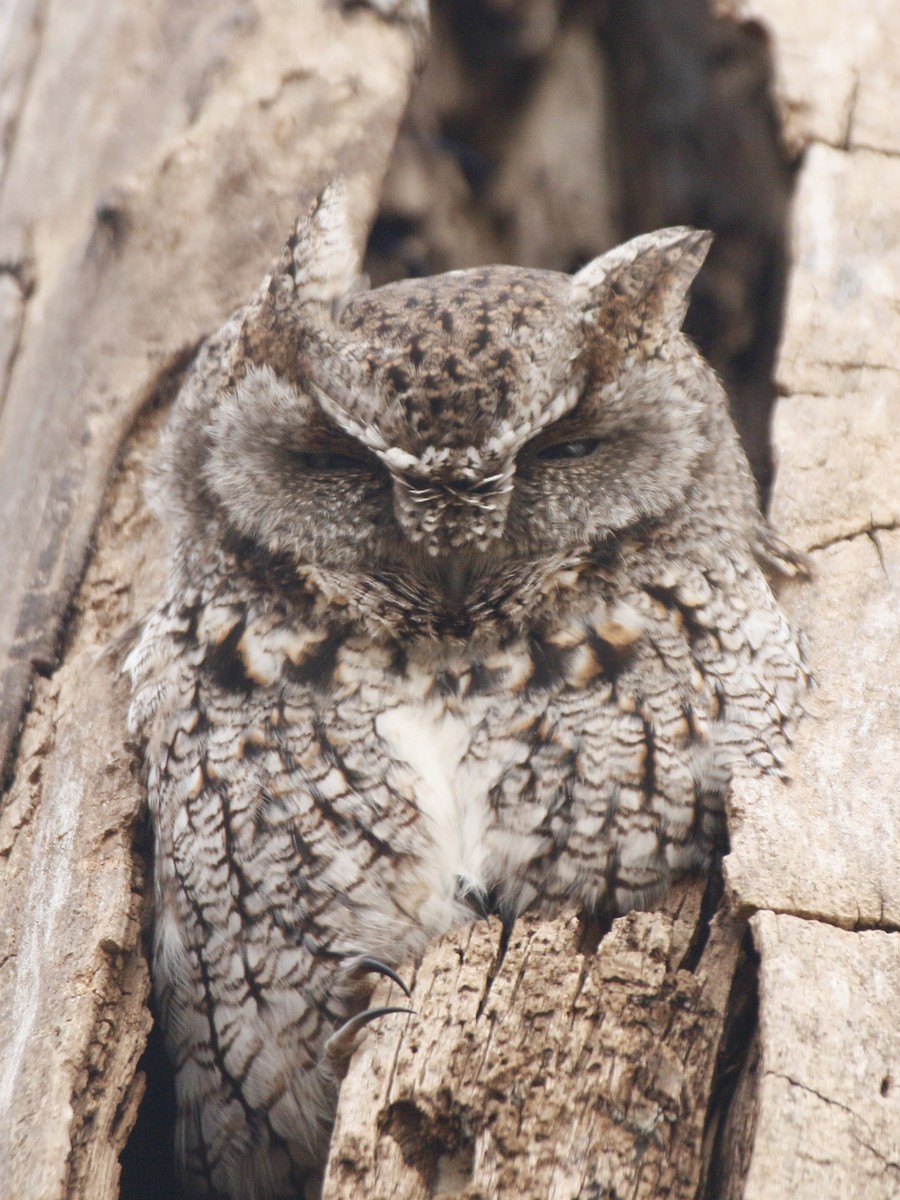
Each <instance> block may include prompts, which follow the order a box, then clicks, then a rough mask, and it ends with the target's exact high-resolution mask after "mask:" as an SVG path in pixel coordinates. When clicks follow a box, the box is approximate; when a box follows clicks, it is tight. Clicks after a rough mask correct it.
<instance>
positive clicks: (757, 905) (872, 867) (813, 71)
mask: <svg viewBox="0 0 900 1200" xmlns="http://www.w3.org/2000/svg"><path fill="white" fill-rule="evenodd" d="M738 8H739V12H740V13H741V15H742V16H744V17H752V18H755V19H760V20H762V21H764V22H765V24H766V25H767V27H768V28H769V29H770V31H771V33H772V36H773V38H774V49H775V57H776V70H777V75H778V78H779V80H780V85H779V87H780V96H781V102H782V111H783V112H784V113H785V115H786V119H787V121H788V127H789V131H790V135H791V137H792V139H793V140H794V142H795V144H796V145H797V146H798V147H801V148H803V149H804V150H805V155H804V160H803V169H802V172H801V178H800V184H799V188H798V194H797V199H796V204H795V211H794V252H795V261H794V270H793V274H792V279H791V286H790V290H789V297H788V305H787V312H786V324H785V331H784V340H783V346H782V352H781V357H780V361H779V366H778V379H779V385H780V388H781V391H782V392H783V394H784V398H783V399H782V400H781V402H780V406H779V410H778V415H777V419H776V424H775V432H776V447H777V451H778V453H779V457H780V462H781V470H780V474H779V479H778V486H777V488H776V493H775V499H774V504H773V513H774V516H775V520H776V522H777V523H778V525H779V527H780V528H781V529H782V530H784V531H785V533H786V535H787V536H788V537H789V538H791V539H792V540H793V541H794V543H795V544H796V545H798V546H799V547H801V548H803V549H806V550H808V551H810V558H811V561H812V565H813V569H814V573H815V574H814V578H813V581H812V583H811V584H808V585H806V586H804V587H798V588H792V589H790V593H789V595H788V596H787V597H786V599H787V603H788V606H789V608H790V610H791V612H792V614H793V616H794V618H795V620H796V621H797V622H798V623H799V624H800V625H802V626H803V627H804V628H805V629H806V631H807V633H808V636H809V643H810V658H811V662H812V666H813V669H814V671H815V673H816V676H817V678H818V690H817V693H816V695H815V696H814V697H813V701H812V710H813V713H814V720H812V721H810V722H808V723H807V724H806V725H805V727H803V728H802V729H801V730H800V733H799V736H798V739H797V746H796V753H795V756H794V760H793V762H792V764H791V775H792V782H791V785H790V786H789V787H788V788H787V789H784V788H773V787H771V786H768V785H763V784H760V783H757V782H751V781H746V780H742V781H741V782H740V783H739V785H738V786H737V787H736V788H735V796H734V805H733V818H734V819H733V822H732V831H733V843H732V845H733V852H732V854H731V856H730V857H729V858H728V859H727V860H726V863H725V871H726V880H727V885H728V892H729V895H730V897H731V899H732V903H733V904H734V905H735V906H736V907H737V908H738V909H741V910H743V911H747V912H750V911H753V910H760V911H759V913H758V915H757V916H755V917H754V918H753V920H752V922H751V926H752V930H753V937H754V941H755V943H756V947H757V950H758V951H759V954H760V1022H759V1031H758V1037H757V1040H756V1042H755V1045H754V1048H753V1050H752V1051H751V1053H750V1055H749V1056H748V1059H747V1062H746V1063H745V1066H744V1071H743V1075H742V1079H741V1083H740V1085H739V1087H738V1090H737V1092H736V1094H735V1098H734V1102H733V1104H732V1107H731V1112H730V1115H729V1118H728V1123H727V1128H726V1130H725V1133H724V1136H723V1138H722V1152H721V1158H722V1172H723V1177H724V1178H726V1179H727V1180H728V1188H727V1191H726V1195H727V1197H728V1200H732V1198H737V1197H743V1200H763V1198H766V1200H768V1198H769V1197H771V1196H782V1195H790V1196H796V1197H798V1198H800V1200H805V1198H806V1197H809V1198H810V1200H812V1198H813V1197H815V1198H816V1200H830V1198H831V1197H834V1198H835V1200H837V1198H838V1197H842V1198H843V1197H854V1198H855V1197H858V1198H859V1200H863V1198H865V1200H869V1198H870V1197H875V1198H880V1197H888V1196H896V1195H897V1194H898V1193H900V1144H898V1130H900V1108H898V1103H900V1101H898V1096H897V1093H896V1089H895V1086H894V1074H895V1070H896V1067H895V1064H896V1062H897V1060H898V1058H900V1027H898V1024H897V1020H896V996H897V986H898V978H897V976H898V967H900V932H898V930H900V882H898V881H900V851H898V846H900V828H898V817H897V779H898V777H900V741H898V736H897V732H898V722H897V713H898V710H900V487H898V484H897V472H896V462H897V458H898V455H900V440H898V432H897V431H898V428H900V352H898V346H900V306H898V294H900V283H898V280H900V256H898V249H897V248H898V246H900V215H898V213H897V208H896V204H895V200H894V197H895V195H896V192H897V188H898V186H900V159H898V157H897V150H898V143H897V140H896V120H895V109H896V97H897V94H898V88H900V52H898V48H900V10H898V9H897V6H896V5H895V4H891V3H890V2H888V3H875V4H872V5H869V6H866V7H865V9H861V8H859V7H854V8H852V11H851V8H850V7H847V6H841V5H821V4H813V3H809V2H807V0H793V2H792V3H789V4H783V3H780V2H779V0H748V2H747V3H742V4H740V5H739V6H738ZM766 910H773V911H766ZM775 913H778V914H782V915H777V916H776V915H774V914H775ZM798 918H806V919H805V920H801V919H798ZM823 922H827V923H828V924H825V923H823ZM836 926H838V927H842V928H835V927H836ZM860 927H862V929H863V930H865V929H866V928H869V929H870V930H872V931H871V932H861V931H860Z"/></svg>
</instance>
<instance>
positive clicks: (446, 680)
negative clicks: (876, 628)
mask: <svg viewBox="0 0 900 1200" xmlns="http://www.w3.org/2000/svg"><path fill="white" fill-rule="evenodd" d="M708 241H709V238H708V236H707V235H706V234H704V233H698V232H696V231H693V230H690V229H668V230H662V231H660V232H658V233H653V234H650V235H648V236H645V237H639V238H637V239H635V240H634V241H632V242H629V243H628V244H627V245H624V246H622V247H619V248H618V249H616V250H613V251H611V252H610V253H608V254H606V255H604V256H603V257H601V258H598V259H596V260H595V261H594V262H592V263H590V264H589V265H588V266H586V267H585V268H584V269H583V270H582V271H579V272H578V274H576V275H575V276H573V277H569V276H566V275H561V274H557V273H555V272H550V271H537V270H525V269H519V268H513V267H488V268H484V269H478V270H469V271H455V272H452V273H450V274H447V275H442V276H438V277H436V278H429V279H416V280H410V281H407V282H404V283H397V284H391V285H389V286H386V287H382V288H379V289H377V290H374V291H367V290H365V288H364V286H363V285H362V283H361V281H360V280H359V278H358V271H359V261H358V258H357V256H356V255H355V253H354V251H353V248H352V240H351V238H350V236H349V233H348V228H347V218H346V215H345V202H344V197H343V192H342V189H341V187H340V186H332V187H331V188H329V189H327V190H326V192H325V193H324V194H323V196H322V197H321V198H320V199H319V200H318V201H317V202H316V203H315V204H314V205H313V206H312V208H311V209H310V211H309V212H308V214H307V215H306V217H305V218H304V219H302V220H301V221H300V222H299V223H298V226H297V229H296V232H295V235H294V236H293V237H292V239H291V240H290V242H289V243H288V247H287V249H286V251H285V254H284V256H283V258H282V261H281V263H280V265H279V267H278V268H277V269H276V271H275V272H274V273H273V275H272V276H271V277H270V278H269V279H268V280H266V282H265V283H264V285H263V288H262V290H261V292H260V293H259V295H258V296H257V298H256V299H255V300H254V301H253V302H252V303H251V304H249V305H248V306H247V307H246V308H245V309H243V310H242V311H241V312H239V313H238V314H237V315H236V316H235V317H234V318H232V320H231V321H230V322H228V324H226V325H225V327H224V328H223V329H222V330H221V331H220V332H219V333H218V334H217V335H216V336H215V337H213V338H211V339H210V340H209V341H208V342H207V343H206V344H205V346H204V347H203V348H202V350H201V352H200V354H199V356H198V359H197V361H196V363H195V365H194V368H193V370H192V373H191V375H190V376H189V378H188V380H187V382H186V385H185V387H184V389H183V391H182V394H181V396H180V398H179V400H178V402H177V404H176V407H175V411H174V413H173V416H172V419H171V422H170V425H169V428H168V431H167V434H166V436H165V438H164V442H163V450H162V457H161V468H160V471H159V474H158V480H157V498H158V501H159V507H160V509H161V511H162V512H163V513H164V514H165V516H166V518H167V519H168V520H169V521H170V523H171V525H172V527H173V529H174V543H173V551H172V561H171V574H170V583H169V590H168V595H167V597H166V599H165V600H164V601H163V602H162V603H161V604H160V605H159V607H158V608H157V610H156V611H155V612H154V614H153V615H152V616H151V617H150V619H149V620H148V621H147V623H146V626H145V628H144V630H143V634H142V636H141V639H140V642H139V644H138V645H137V647H136V648H135V649H134V650H133V651H132V653H131V656H130V658H129V662H128V667H129V670H130V672H131V675H132V678H133V682H134V689H135V690H134V701H133V705H132V709H131V722H132V725H133V727H134V728H135V729H137V730H140V731H142V733H143V735H144V737H145V739H146V756H147V763H148V771H149V793H150V807H151V813H152V820H153V827H154V831H155V844H156V868H155V869H156V905H157V908H156V949H155V978H156V989H157V995H158V999H159V1005H160V1011H161V1019H162V1022H163V1026H164V1030H165V1036H166V1039H167V1043H168V1047H169V1051H170V1053H171V1055H172V1058H173V1060H174V1063H175V1068H176V1072H177V1094H178V1134H177V1137H178V1146H179V1154H180V1157H181V1160H182V1163H183V1167H184V1171H185V1177H186V1179H187V1181H188V1189H189V1190H190V1191H191V1192H196V1193H197V1194H200V1195H204V1196H216V1197H228V1198H233V1200H236V1198H238V1197H240V1198H242V1200H262V1198H265V1200H272V1198H274V1197H279V1198H282V1197H288V1196H290V1197H295V1196H302V1195H303V1193H304V1188H305V1187H306V1186H307V1185H308V1184H310V1181H311V1180H314V1179H315V1177H316V1175H317V1172H319V1171H320V1170H321V1167H322V1163H323V1160H324V1156H325V1153H326V1149H327V1142H328V1136H329V1127H330V1122H331V1119H332V1116H333V1111H334V1106H335V1102H336V1091H337V1081H338V1077H339V1074H340V1071H339V1066H340V1063H339V1060H340V1059H341V1056H342V1055H344V1054H345V1052H346V1049H347V1042H348V1040H351V1041H352V1036H353V1035H355V1033H356V1031H357V1030H358V1028H359V1027H360V1025H361V1024H362V1021H360V1020H359V1019H354V1018H355V1017H356V1016H357V1014H359V1013H360V1012H361V1010H362V1009H364V1008H365V1002H366V998H367V995H368V994H369V993H370V991H371V988H372V986H373V984H374V980H375V978H376V976H377V974H378V973H379V972H381V973H382V974H391V973H392V971H393V970H395V969H396V968H397V967H398V966H399V965H400V964H402V963H403V962H405V961H408V960H410V959H414V958H415V957H416V956H417V955H419V954H421V952H422V950H423V948H424V947H425V945H426V943H427V942H428V941H429V939H432V938H435V937H436V936H438V935H439V934H442V933H443V932H445V931H446V930H448V929H450V928H451V927H453V926H454V925H457V924H459V923H461V922H465V921H470V920H472V919H473V917H474V916H475V914H476V913H477V912H479V911H481V912H484V911H492V912H496V913H499V914H500V915H501V916H502V917H503V918H504V920H506V921H507V922H511V921H512V920H514V919H515V916H516V915H517V914H518V913H520V912H521V911H522V910H523V909H524V908H525V907H526V906H528V905H532V904H538V905H541V906H542V907H548V908H552V907H558V906H559V905H560V904H562V903H563V902H572V903H575V904H577V905H580V906H582V907H584V908H586V909H588V910H592V911H594V912H597V911H598V910H605V911H606V912H622V911H624V910H627V909H629V908H632V907H633V906H635V905H646V904H648V903H651V902H652V901H654V900H655V899H656V898H658V897H659V896H660V894H661V893H662V892H663V891H664V889H665V888H666V886H667V885H668V883H669V882H670V881H671V880H672V879H673V878H674V877H675V876H677V875H678V874H679V873H680V872H683V871H685V870H686V869H688V868H696V867H702V866H703V865H704V864H706V863H708V862H709V860H710V857H711V855H712V854H713V853H714V850H715V848H716V846H717V844H718V843H719V840H720V837H721V835H722V830H723V804H724V796H725V792H726V789H727V787H728V784H729V779H730V777H731V775H732V773H733V772H734V770H735V769H736V767H738V765H739V764H743V765H745V766H746V765H749V766H750V768H752V769H756V770H757V771H765V772H777V771H778V770H779V764H780V762H781V759H782V755H783V752H784V750H785V747H786V745H787V743H788V741H789V731H790V726H791V722H792V720H793V719H794V717H795V715H796V714H797V712H798V709H799V706H800V703H801V699H800V698H801V695H802V692H803V690H804V687H805V671H804V667H803V663H802V658H801V655H800V653H799V651H798V648H797V645H796V644H795V641H794V639H793V637H792V635H791V632H790V630H789V628H788V626H787V624H786V622H785V620H784V618H783V616H782V615H781V613H780V612H779V610H778V608H777V607H776V605H775V602H774V600H773V598H772V595H771V593H770V591H769V588H768V586H767V584H766V582H765V580H764V578H763V575H762V573H761V571H760V568H759V566H758V562H759V561H760V560H766V561H768V562H772V561H776V562H777V561H778V560H779V559H783V560H784V561H788V559H787V557H786V556H785V555H784V553H783V550H782V548H781V547H780V546H779V545H778V543H777V542H776V541H775V539H774V537H773V536H772V535H771V534H770V532H769V530H768V529H767V527H766V524H765V522H764V520H763V518H762V517H761V516H760V513H759V511H758V509H757V506H756V503H755V500H754V494H753V485H752V482H751V479H750V475H749V471H748V468H747V465H746V462H745V460H744V457H743V455H742V453H741V450H740V448H739V446H738V443H737V440H736V437H735V433H734V430H733V428H732V426H731V423H730V421H729V418H728V415H727V411H726V402H725V398H724V396H723V393H722V390H721V388H720V387H719V385H718V383H717V381H716V379H715V377H714V375H713V373H712V371H711V370H710V368H709V367H708V366H707V365H706V364H705V363H704V362H703V360H702V359H701V358H700V356H699V355H698V353H697V351H696V350H695V348H694V347H693V346H692V345H691V344H690V343H689V342H688V341H687V340H686V339H685V338H684V337H683V336H682V334H681V333H680V326H681V321H682V317H683V315H684V308H685V293H686V291H687V289H688V287H689V285H690V283H691V280H692V279H693V277H694V275H695V273H696V271H697V269H698V267H699V265H700V263H701V261H702V259H703V256H704V253H705V251H706V248H707V245H708ZM366 1015H367V1014H366ZM313 1186H314V1185H313Z"/></svg>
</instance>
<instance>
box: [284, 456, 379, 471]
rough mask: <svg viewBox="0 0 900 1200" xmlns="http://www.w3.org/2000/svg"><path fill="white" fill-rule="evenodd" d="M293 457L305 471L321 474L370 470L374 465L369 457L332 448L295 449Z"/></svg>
mask: <svg viewBox="0 0 900 1200" xmlns="http://www.w3.org/2000/svg"><path fill="white" fill-rule="evenodd" d="M292 457H293V459H294V461H295V462H297V463H299V464H300V466H301V467H303V469H304V470H305V471H317V472H319V473H320V474H332V473H336V472H339V471H369V470H371V467H372V464H371V463H370V462H369V461H368V459H365V458H362V457H360V456H358V455H355V454H342V453H340V452H339V451H332V450H295V451H294V452H293V455H292Z"/></svg>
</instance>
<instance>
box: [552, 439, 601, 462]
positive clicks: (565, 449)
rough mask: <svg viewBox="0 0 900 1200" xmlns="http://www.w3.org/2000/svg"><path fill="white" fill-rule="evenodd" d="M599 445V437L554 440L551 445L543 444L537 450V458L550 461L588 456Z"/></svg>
mask: <svg viewBox="0 0 900 1200" xmlns="http://www.w3.org/2000/svg"><path fill="white" fill-rule="evenodd" d="M599 445H600V438H582V439H581V440H579V441H575V442H554V443H553V445H552V446H544V448H543V449H542V450H539V451H538V454H537V456H538V458H542V459H545V460H547V461H550V462H558V461H561V460H563V459H575V458H590V456H591V455H592V454H593V453H594V451H595V450H596V449H597V447H598V446H599Z"/></svg>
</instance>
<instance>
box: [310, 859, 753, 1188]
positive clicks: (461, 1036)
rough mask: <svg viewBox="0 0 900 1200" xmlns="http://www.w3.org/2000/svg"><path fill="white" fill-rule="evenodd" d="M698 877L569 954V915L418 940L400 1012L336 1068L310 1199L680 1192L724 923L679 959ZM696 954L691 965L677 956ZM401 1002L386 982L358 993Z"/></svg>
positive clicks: (721, 976)
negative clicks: (317, 1184) (326, 1146)
mask: <svg viewBox="0 0 900 1200" xmlns="http://www.w3.org/2000/svg"><path fill="white" fill-rule="evenodd" d="M701 892H702V889H701V888H700V887H699V886H698V885H697V884H696V883H693V884H684V885H681V886H680V887H679V888H678V889H676V891H675V893H674V894H673V895H672V896H671V897H670V899H669V901H668V903H667V904H666V906H665V908H664V909H663V910H662V911H660V912H657V913H632V914H631V915H630V916H628V917H625V918H622V919H621V920H618V921H616V922H615V923H614V925H613V928H612V931H611V932H610V933H609V934H607V936H606V937H604V938H603V939H602V941H601V942H600V945H599V948H598V949H597V950H596V951H589V952H585V951H584V950H581V949H579V924H578V921H577V920H576V919H575V918H574V917H569V918H561V919H559V920H555V921H550V920H546V919H544V920H542V919H540V918H538V917H535V916H531V915H529V916H526V917H523V918H522V919H521V920H520V921H519V923H518V924H517V925H516V927H515V930H514V931H513V934H512V937H511V939H510V944H509V949H508V951H507V953H506V956H505V958H504V959H503V960H502V962H501V963H500V964H499V967H497V965H496V959H497V950H498V943H499V934H500V927H499V923H498V922H496V921H493V920H492V921H491V922H482V923H479V924H478V925H477V926H474V927H473V928H472V929H470V930H469V931H468V932H466V933H465V934H464V935H462V936H461V937H456V938H452V937H450V938H445V939H444V940H443V941H442V942H440V943H439V944H438V945H436V946H435V947H433V948H432V949H431V950H430V951H429V952H428V953H427V954H426V956H425V959H424V961H423V962H422V964H421V966H420V967H419V969H418V971H417V972H416V975H415V987H414V989H413V995H412V999H411V1001H410V1004H411V1006H412V1007H413V1008H414V1010H415V1016H411V1017H403V1016H392V1017H387V1018H385V1019H384V1021H383V1022H382V1023H380V1024H376V1026H375V1028H374V1030H373V1032H372V1033H371V1034H370V1035H369V1036H368V1037H367V1040H366V1042H365V1043H364V1045H363V1046H362V1047H361V1048H360V1050H359V1051H358V1052H357V1053H356V1055H355V1056H354V1058H353V1061H352V1064H351V1067H350V1073H349V1075H348V1077H347V1079H346V1080H345V1081H344V1087H343V1090H342V1096H341V1105H340V1110H339V1116H338V1125H337V1128H336V1130H335V1135H334V1142H333V1150H332V1155H331V1159H330V1165H329V1174H328V1178H327V1181H326V1185H325V1191H324V1197H325V1200H349V1198H350V1197H356V1196H359V1195H360V1194H362V1192H363V1191H364V1192H365V1194H366V1195H368V1196H369V1197H371V1200H394V1198H397V1200H401V1198H402V1200H424V1198H425V1197H432V1196H439V1195H454V1196H455V1195H458V1196H463V1197H465V1198H466V1200H490V1198H491V1197H498V1196H509V1197H512V1196H515V1197H523V1198H525V1197H529V1198H530V1197H533V1198H534V1200H538V1198H540V1200H547V1198H549V1200H571V1198H572V1197H576V1196H596V1197H601V1196H617V1197H620V1198H621V1200H626V1198H629V1200H651V1198H653V1197H658V1196H663V1195H665V1196H669V1197H684V1198H687V1197H692V1196H695V1195H696V1194H697V1189H698V1185H699V1182H700V1174H701V1160H702V1155H701V1147H702V1143H703V1137H704V1122H705V1114H706V1102H705V1101H706V1097H707V1096H708V1093H709V1091H710V1089H711V1087H712V1083H713V1077H714V1071H715V1065H716V1061H717V1056H718V1053H719V1048H720V1043H721V1039H722V1034H723V1027H724V1023H725V1018H726V1010H727V1007H728V999H729V991H730V988H731V985H732V979H733V977H734V974H735V968H736V963H737V960H738V958H739V956H740V934H741V926H740V924H739V923H735V922H733V921H731V920H729V919H728V918H727V917H724V916H720V917H719V918H717V919H716V921H715V922H714V923H713V925H712V928H711V929H710V930H709V938H708V941H707V942H706V944H705V946H704V947H703V949H702V953H700V954H699V956H698V955H697V946H696V943H695V940H694V939H695V938H696V936H697V934H698V929H700V930H702V929H703V928H704V927H703V924H702V919H701V914H700V897H701ZM695 959H696V961H695ZM398 1000H402V996H400V993H399V990H398V989H397V988H396V986H395V985H390V986H389V987H388V986H383V987H380V988H379V991H378V992H377V993H376V996H375V998H374V999H373V1004H374V1003H383V1002H390V1003H395V1004H396V1003H398Z"/></svg>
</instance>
